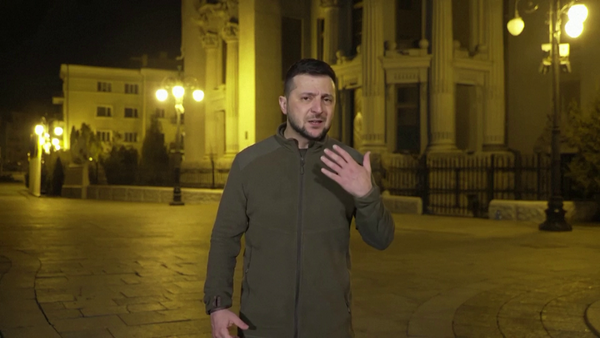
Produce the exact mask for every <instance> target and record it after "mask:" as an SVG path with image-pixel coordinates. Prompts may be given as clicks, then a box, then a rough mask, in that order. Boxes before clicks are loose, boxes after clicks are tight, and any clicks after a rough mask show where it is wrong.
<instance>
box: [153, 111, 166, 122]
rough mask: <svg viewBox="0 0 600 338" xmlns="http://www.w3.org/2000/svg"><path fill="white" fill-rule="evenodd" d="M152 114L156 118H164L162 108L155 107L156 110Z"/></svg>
mask: <svg viewBox="0 0 600 338" xmlns="http://www.w3.org/2000/svg"><path fill="white" fill-rule="evenodd" d="M154 116H156V118H159V119H164V118H165V110H164V109H163V108H156V111H155V112H154Z"/></svg>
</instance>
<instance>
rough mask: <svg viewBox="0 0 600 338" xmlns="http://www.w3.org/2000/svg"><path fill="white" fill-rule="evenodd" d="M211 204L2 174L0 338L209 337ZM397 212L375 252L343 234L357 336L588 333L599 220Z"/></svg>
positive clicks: (594, 322) (595, 317)
mask: <svg viewBox="0 0 600 338" xmlns="http://www.w3.org/2000/svg"><path fill="white" fill-rule="evenodd" d="M216 206H217V205H216V204H214V203H213V204H206V205H186V206H182V207H172V206H168V205H162V204H141V203H118V202H105V201H86V200H68V199H61V198H44V197H42V198H35V197H32V196H29V195H27V193H26V191H25V190H24V188H23V187H22V186H21V185H12V184H3V185H0V337H4V338H20V337H25V338H29V337H31V338H40V337H42V338H46V337H49V338H60V337H62V338H73V337H86V338H98V337H100V338H104V337H107V338H108V337H110V338H122V337H123V338H125V337H127V338H135V337H144V338H145V337H171V338H175V337H179V338H182V337H186V338H192V337H194V338H200V337H210V323H209V318H208V317H207V316H206V315H205V314H204V310H203V305H202V302H201V298H202V285H203V281H204V278H205V266H206V259H207V250H208V244H209V235H210V230H211V226H212V222H213V220H214V217H215V214H216ZM394 218H395V220H396V225H397V237H396V240H395V241H394V243H393V244H392V246H391V247H390V248H389V249H388V250H385V251H383V252H380V251H376V250H374V249H371V248H369V247H368V246H366V245H365V244H364V243H363V242H362V241H361V240H360V236H359V235H358V233H357V232H356V231H354V230H353V232H352V253H353V273H352V275H353V276H352V280H353V290H354V297H353V298H354V307H353V311H354V313H353V315H354V327H355V331H356V335H357V337H358V338H361V337H369V338H370V337H382V338H384V337H385V338H387V337H395V338H396V337H433V338H437V337H440V338H445V337H516V338H520V337H570V338H571V337H596V336H597V335H596V334H597V332H598V331H597V330H596V329H595V327H600V324H598V322H599V319H600V302H598V301H599V300H600V269H598V266H599V263H598V262H599V261H600V250H599V249H600V244H599V241H600V227H596V226H593V225H585V224H576V225H575V226H574V230H573V232H569V233H547V232H540V231H538V230H537V225H536V224H532V223H517V222H508V221H490V220H481V219H466V218H452V217H433V216H417V215H395V216H394ZM236 276H237V278H236V291H237V290H239V282H240V281H239V276H240V274H239V271H237V272H236ZM236 296H237V295H236ZM236 302H237V299H236ZM594 330H596V331H594Z"/></svg>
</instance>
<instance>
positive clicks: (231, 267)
mask: <svg viewBox="0 0 600 338" xmlns="http://www.w3.org/2000/svg"><path fill="white" fill-rule="evenodd" d="M247 227H248V217H247V215H246V195H245V193H244V186H243V180H242V173H241V170H240V165H239V163H238V159H237V157H236V159H235V160H234V161H233V163H232V165H231V170H230V172H229V176H228V178H227V183H226V185H225V188H224V189H223V195H222V196H221V202H220V204H219V209H218V212H217V218H216V221H215V224H214V227H213V230H212V235H211V240H210V251H209V253H208V266H207V270H206V281H205V283H204V304H205V305H206V312H207V313H210V311H211V310H214V309H218V308H229V307H231V305H232V295H233V275H234V271H235V264H236V257H237V256H238V254H239V253H240V247H241V238H242V235H243V234H244V232H245V231H246V229H247Z"/></svg>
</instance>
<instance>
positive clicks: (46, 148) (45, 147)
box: [44, 143, 50, 154]
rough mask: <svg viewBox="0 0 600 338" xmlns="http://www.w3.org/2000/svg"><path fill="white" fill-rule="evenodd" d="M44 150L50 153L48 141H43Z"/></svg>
mask: <svg viewBox="0 0 600 338" xmlns="http://www.w3.org/2000/svg"><path fill="white" fill-rule="evenodd" d="M44 151H45V152H46V154H50V143H44Z"/></svg>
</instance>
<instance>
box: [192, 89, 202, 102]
mask: <svg viewBox="0 0 600 338" xmlns="http://www.w3.org/2000/svg"><path fill="white" fill-rule="evenodd" d="M192 96H193V97H194V100H195V101H196V102H200V101H202V100H204V92H203V91H201V90H200V89H196V90H194V92H193V93H192Z"/></svg>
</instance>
